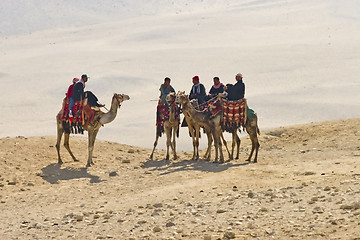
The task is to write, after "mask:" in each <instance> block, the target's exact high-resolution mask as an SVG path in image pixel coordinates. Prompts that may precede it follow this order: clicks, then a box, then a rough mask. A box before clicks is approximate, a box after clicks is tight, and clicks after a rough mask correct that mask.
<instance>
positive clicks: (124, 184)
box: [0, 119, 360, 239]
mask: <svg viewBox="0 0 360 240" xmlns="http://www.w3.org/2000/svg"><path fill="white" fill-rule="evenodd" d="M359 140H360V119H348V120H339V121H328V122H318V123H310V124H305V125H296V126H291V127H283V128H278V129H274V130H269V131H264V132H262V135H261V136H260V144H261V148H260V152H259V163H257V164H248V163H246V162H245V161H244V160H245V159H246V158H247V154H248V153H249V147H250V140H249V139H248V138H247V137H244V138H242V148H241V154H240V159H239V160H233V161H231V162H226V163H224V164H215V163H213V162H206V161H203V160H200V161H191V160H189V159H190V158H191V153H190V152H180V153H179V156H180V158H179V159H178V160H176V161H169V162H166V161H164V160H163V158H164V156H165V153H164V151H163V150H160V151H157V152H156V156H155V160H153V161H150V160H148V157H149V154H150V151H151V150H150V149H143V148H139V147H135V146H129V145H123V144H118V143H114V142H107V141H97V142H96V144H95V150H94V155H95V158H94V160H95V165H94V166H93V167H90V168H88V169H86V168H84V166H85V164H86V157H87V156H86V144H87V142H86V139H85V138H82V137H73V138H72V139H71V146H72V149H73V152H74V154H75V155H76V156H77V157H78V159H79V160H80V162H75V163H74V162H72V160H71V157H70V156H69V155H68V153H67V152H66V150H65V149H62V156H63V160H64V164H63V165H61V166H60V165H57V164H56V162H57V154H56V149H55V147H54V145H55V141H56V139H55V137H54V136H53V137H30V138H27V137H21V136H19V137H16V138H2V139H0V150H1V151H0V169H1V173H0V175H1V176H0V201H1V202H0V209H1V218H0V236H1V239H231V238H235V239H251V238H258V239H269V238H274V239H359V238H360V225H359V222H360V184H359V183H360V169H359V160H360V146H359ZM189 144H190V139H189Z"/></svg>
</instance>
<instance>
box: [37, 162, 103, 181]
mask: <svg viewBox="0 0 360 240" xmlns="http://www.w3.org/2000/svg"><path fill="white" fill-rule="evenodd" d="M41 171H42V173H43V175H42V178H43V179H44V180H45V181H47V182H49V183H51V184H58V183H59V180H72V179H80V178H89V179H90V183H99V182H102V181H103V180H101V179H100V177H98V176H94V175H91V174H90V173H88V172H87V168H80V169H76V168H61V165H60V164H57V163H52V164H50V165H48V166H46V167H44V168H42V169H41Z"/></svg>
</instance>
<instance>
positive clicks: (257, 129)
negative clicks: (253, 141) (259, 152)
mask: <svg viewBox="0 0 360 240" xmlns="http://www.w3.org/2000/svg"><path fill="white" fill-rule="evenodd" d="M256 131H257V132H258V134H259V135H260V129H259V126H258V125H257V124H256Z"/></svg>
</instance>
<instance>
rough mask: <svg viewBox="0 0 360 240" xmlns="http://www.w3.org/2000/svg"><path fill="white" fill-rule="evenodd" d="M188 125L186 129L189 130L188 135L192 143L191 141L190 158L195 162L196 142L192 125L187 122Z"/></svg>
mask: <svg viewBox="0 0 360 240" xmlns="http://www.w3.org/2000/svg"><path fill="white" fill-rule="evenodd" d="M187 123H188V129H189V133H190V135H191V138H192V141H193V156H192V160H195V159H196V158H195V156H196V147H195V146H196V141H195V133H194V127H193V126H192V125H190V124H189V122H188V121H187Z"/></svg>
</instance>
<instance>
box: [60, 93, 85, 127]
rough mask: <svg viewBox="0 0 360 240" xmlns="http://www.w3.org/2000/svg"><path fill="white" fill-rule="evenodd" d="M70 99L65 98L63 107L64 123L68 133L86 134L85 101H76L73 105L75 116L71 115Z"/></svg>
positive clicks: (62, 117)
mask: <svg viewBox="0 0 360 240" xmlns="http://www.w3.org/2000/svg"><path fill="white" fill-rule="evenodd" d="M69 103H70V101H69V99H68V98H65V99H64V102H63V109H62V116H61V119H62V125H63V127H64V129H65V132H66V133H75V134H76V133H81V134H84V129H83V102H82V101H76V102H75V103H74V107H73V111H72V112H73V116H72V117H69Z"/></svg>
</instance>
